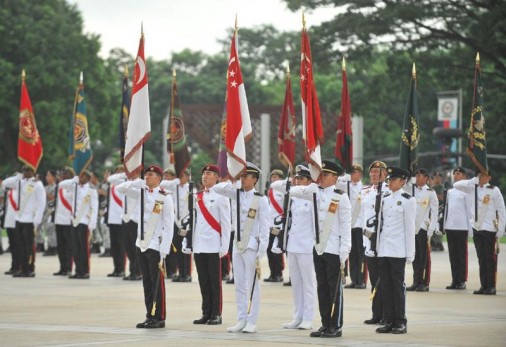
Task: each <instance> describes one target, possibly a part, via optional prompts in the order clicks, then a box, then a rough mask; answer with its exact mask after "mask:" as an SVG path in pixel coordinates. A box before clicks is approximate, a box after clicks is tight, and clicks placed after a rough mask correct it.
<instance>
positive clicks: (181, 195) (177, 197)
mask: <svg viewBox="0 0 506 347" xmlns="http://www.w3.org/2000/svg"><path fill="white" fill-rule="evenodd" d="M160 187H162V188H163V189H165V190H166V191H168V192H170V193H171V194H172V199H173V200H174V211H175V214H176V216H175V217H176V224H177V225H178V226H179V227H181V220H182V219H183V218H185V217H186V216H188V213H189V212H188V193H189V192H190V184H189V183H185V184H181V182H180V180H179V178H176V179H173V180H170V181H169V180H162V182H160Z"/></svg>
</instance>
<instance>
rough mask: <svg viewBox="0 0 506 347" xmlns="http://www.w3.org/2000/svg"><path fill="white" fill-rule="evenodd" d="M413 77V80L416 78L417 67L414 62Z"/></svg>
mask: <svg viewBox="0 0 506 347" xmlns="http://www.w3.org/2000/svg"><path fill="white" fill-rule="evenodd" d="M411 76H413V78H416V67H415V63H414V62H413V70H411Z"/></svg>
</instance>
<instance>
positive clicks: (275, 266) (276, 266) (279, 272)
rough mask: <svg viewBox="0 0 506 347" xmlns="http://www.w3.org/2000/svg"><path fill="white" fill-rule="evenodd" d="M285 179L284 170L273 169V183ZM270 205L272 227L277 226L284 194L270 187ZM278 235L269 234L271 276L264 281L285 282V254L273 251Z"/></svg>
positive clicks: (268, 192) (268, 195)
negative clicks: (273, 244)
mask: <svg viewBox="0 0 506 347" xmlns="http://www.w3.org/2000/svg"><path fill="white" fill-rule="evenodd" d="M281 179H283V171H281V170H278V169H275V170H272V171H271V183H272V182H276V181H278V180H281ZM267 198H268V200H269V206H270V207H271V224H272V225H271V227H273V228H276V227H278V225H276V221H279V220H280V218H281V215H282V214H283V200H284V194H283V193H281V192H278V191H275V190H274V189H272V187H269V189H268V191H267ZM275 238H276V236H275V235H274V234H272V233H270V234H269V245H268V246H267V259H268V260H269V270H270V271H271V273H270V276H269V277H267V278H265V279H264V282H283V270H284V267H285V261H284V257H283V254H282V253H281V254H276V253H273V252H272V243H273V242H274V239H275Z"/></svg>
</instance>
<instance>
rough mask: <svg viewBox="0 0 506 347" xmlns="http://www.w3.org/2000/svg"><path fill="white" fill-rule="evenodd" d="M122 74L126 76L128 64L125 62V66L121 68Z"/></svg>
mask: <svg viewBox="0 0 506 347" xmlns="http://www.w3.org/2000/svg"><path fill="white" fill-rule="evenodd" d="M123 75H124V76H125V77H128V65H127V64H125V68H124V69H123Z"/></svg>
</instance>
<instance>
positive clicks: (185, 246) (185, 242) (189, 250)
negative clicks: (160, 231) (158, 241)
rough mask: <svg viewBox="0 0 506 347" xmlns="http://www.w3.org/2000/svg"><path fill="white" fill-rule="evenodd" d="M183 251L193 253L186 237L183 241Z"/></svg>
mask: <svg viewBox="0 0 506 347" xmlns="http://www.w3.org/2000/svg"><path fill="white" fill-rule="evenodd" d="M181 252H183V254H192V250H191V249H190V248H188V245H187V241H186V237H185V238H184V239H183V241H182V242H181Z"/></svg>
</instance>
